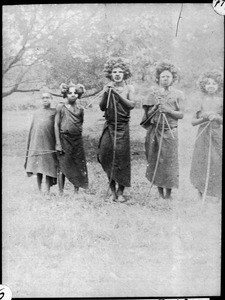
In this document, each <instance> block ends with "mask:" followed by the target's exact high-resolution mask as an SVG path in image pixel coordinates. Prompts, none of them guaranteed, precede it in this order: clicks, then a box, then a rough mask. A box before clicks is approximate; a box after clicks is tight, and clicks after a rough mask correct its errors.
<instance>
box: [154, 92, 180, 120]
mask: <svg viewBox="0 0 225 300" xmlns="http://www.w3.org/2000/svg"><path fill="white" fill-rule="evenodd" d="M179 100H180V101H179V108H178V110H174V109H173V108H171V106H169V105H168V104H166V103H161V104H159V111H160V112H161V113H166V114H168V115H170V116H172V117H173V118H174V119H183V117H184V97H183V96H182V97H181V98H180V99H179Z"/></svg>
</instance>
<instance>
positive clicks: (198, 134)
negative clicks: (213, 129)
mask: <svg viewBox="0 0 225 300" xmlns="http://www.w3.org/2000/svg"><path fill="white" fill-rule="evenodd" d="M207 122H208V123H207V125H206V126H205V127H204V128H203V129H202V131H201V132H200V133H199V134H198V136H197V137H196V139H195V141H197V139H198V138H199V137H200V136H201V135H202V133H203V131H205V129H206V128H207V127H208V126H209V124H210V123H211V122H210V121H207ZM205 123H206V122H205Z"/></svg>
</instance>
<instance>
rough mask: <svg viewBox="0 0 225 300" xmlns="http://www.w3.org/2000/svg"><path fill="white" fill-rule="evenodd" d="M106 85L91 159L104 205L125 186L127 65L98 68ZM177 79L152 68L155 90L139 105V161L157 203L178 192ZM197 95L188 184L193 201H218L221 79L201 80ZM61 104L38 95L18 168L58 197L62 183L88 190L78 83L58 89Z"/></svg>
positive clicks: (129, 100) (169, 69) (131, 98)
mask: <svg viewBox="0 0 225 300" xmlns="http://www.w3.org/2000/svg"><path fill="white" fill-rule="evenodd" d="M104 72H105V75H106V77H107V78H108V79H109V80H110V82H109V83H108V84H107V85H106V86H105V87H104V89H103V92H102V98H101V101H100V104H99V106H100V109H101V110H102V111H104V117H105V124H104V127H103V131H102V134H101V137H100V140H99V146H98V150H97V159H98V161H99V163H100V164H101V165H102V168H103V170H104V171H105V173H106V174H107V177H108V180H109V187H110V189H111V198H112V200H113V201H118V202H124V201H126V200H127V198H125V197H124V189H125V187H130V186H131V157H130V133H129V120H130V111H131V110H132V109H133V108H134V107H135V89H134V87H133V86H132V85H130V84H128V83H127V79H128V78H130V77H131V71H130V68H129V64H127V63H126V62H125V60H124V59H122V58H111V59H109V60H108V61H107V62H106V64H105V69H104ZM177 79H178V71H177V69H176V67H175V66H174V65H173V64H171V63H169V62H160V63H159V64H158V65H157V66H156V72H155V80H156V83H157V85H156V86H154V87H150V88H149V91H148V93H147V95H146V96H145V99H144V100H143V103H142V104H143V110H144V115H143V118H142V120H141V123H140V125H141V126H142V127H143V128H145V129H146V130H147V133H146V139H145V154H146V159H147V170H146V178H147V179H148V180H149V181H150V183H151V187H152V185H153V184H154V185H156V186H157V188H158V192H159V196H160V197H162V198H167V199H170V198H171V191H172V189H173V188H178V187H179V163H178V162H179V160H178V121H179V119H182V118H183V116H184V94H183V92H181V91H180V90H177V89H175V88H174V87H173V83H174V82H175V81H176V80H177ZM198 84H199V88H200V91H201V97H200V99H196V106H195V113H194V116H193V120H192V125H193V126H196V125H199V130H198V133H197V138H196V142H195V145H194V152H193V157H192V165H191V173H190V179H191V182H192V184H193V185H194V187H195V188H197V190H198V191H199V195H200V196H201V195H202V194H207V195H210V196H215V197H221V184H222V178H221V176H222V124H223V100H222V97H221V96H220V92H221V90H222V86H223V77H222V74H221V72H219V71H218V70H214V71H209V72H205V73H204V74H201V76H200V77H199V80H198ZM60 88H61V93H62V95H63V98H64V100H65V101H63V102H60V103H59V104H58V105H57V107H56V109H53V108H51V98H52V96H51V94H50V93H44V94H43V95H42V99H43V108H42V109H40V110H39V111H37V112H36V114H35V115H34V118H33V122H32V125H31V128H30V132H29V138H28V146H27V154H26V161H25V169H26V172H27V174H28V176H31V175H32V174H36V175H37V183H38V187H39V190H41V184H42V178H43V175H46V187H47V191H48V192H49V191H50V187H51V186H52V185H53V184H56V183H57V179H58V185H59V190H60V193H62V192H63V189H64V184H65V178H67V179H68V180H69V181H70V182H71V183H72V184H73V185H74V190H75V192H76V193H77V192H78V190H79V188H80V187H81V188H84V189H85V188H88V171H87V165H86V159H85V151H84V146H83V139H82V125H83V121H84V108H83V107H82V106H81V105H80V104H79V103H78V102H77V99H79V98H81V96H82V94H83V93H84V92H85V89H84V86H83V85H81V84H77V85H75V84H69V85H67V84H62V85H61V87H60Z"/></svg>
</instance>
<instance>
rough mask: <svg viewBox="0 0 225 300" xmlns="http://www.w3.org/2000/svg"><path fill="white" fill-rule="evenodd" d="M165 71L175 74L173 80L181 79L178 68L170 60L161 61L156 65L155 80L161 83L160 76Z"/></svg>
mask: <svg viewBox="0 0 225 300" xmlns="http://www.w3.org/2000/svg"><path fill="white" fill-rule="evenodd" d="M163 71H169V72H170V73H171V74H172V76H173V82H175V81H176V80H178V79H179V75H178V69H177V68H176V67H175V66H174V65H173V64H172V63H171V62H169V61H162V62H159V63H158V64H157V65H156V67H155V81H156V83H158V84H159V77H160V74H161V73H162V72H163Z"/></svg>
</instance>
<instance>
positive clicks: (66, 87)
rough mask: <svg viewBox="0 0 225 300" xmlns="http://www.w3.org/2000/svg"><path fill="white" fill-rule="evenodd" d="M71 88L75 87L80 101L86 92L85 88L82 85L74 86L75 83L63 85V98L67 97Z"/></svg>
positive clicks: (61, 89)
mask: <svg viewBox="0 0 225 300" xmlns="http://www.w3.org/2000/svg"><path fill="white" fill-rule="evenodd" d="M70 87H75V89H76V92H77V94H78V99H80V98H81V96H82V95H83V93H84V92H85V87H84V86H83V85H82V84H80V83H78V84H74V83H73V82H70V83H69V84H66V83H62V84H61V85H60V91H61V94H62V96H63V98H66V97H67V94H68V92H69V89H70Z"/></svg>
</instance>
